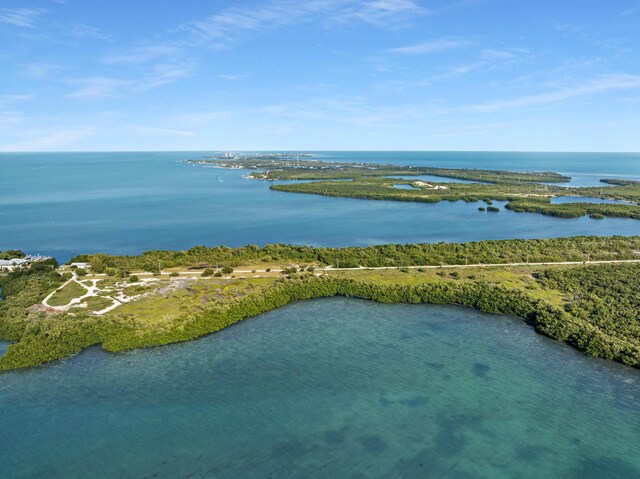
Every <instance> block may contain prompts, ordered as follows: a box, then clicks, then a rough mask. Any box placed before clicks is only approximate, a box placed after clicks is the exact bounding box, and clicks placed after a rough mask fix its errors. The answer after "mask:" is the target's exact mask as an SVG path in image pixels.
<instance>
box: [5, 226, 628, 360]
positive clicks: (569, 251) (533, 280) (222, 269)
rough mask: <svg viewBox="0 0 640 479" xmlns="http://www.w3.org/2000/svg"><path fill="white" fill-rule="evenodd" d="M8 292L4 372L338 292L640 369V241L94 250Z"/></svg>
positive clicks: (39, 267) (14, 280)
mask: <svg viewBox="0 0 640 479" xmlns="http://www.w3.org/2000/svg"><path fill="white" fill-rule="evenodd" d="M9 255H13V256H15V255H18V256H20V255H23V253H22V252H19V251H16V250H14V251H13V252H11V253H10V254H9ZM5 256H7V254H5ZM0 287H1V288H2V293H3V296H4V299H3V301H0V339H2V340H6V341H12V342H13V343H12V344H11V345H10V346H8V348H7V351H6V353H5V355H4V356H3V357H2V358H0V370H3V371H6V370H11V369H17V368H26V367H32V366H37V365H40V364H43V363H47V362H50V361H54V360H57V359H62V358H65V357H68V356H70V355H73V354H75V353H78V352H80V351H82V350H83V349H85V348H87V347H90V346H93V345H101V346H102V348H103V349H104V350H106V351H110V352H118V351H124V350H128V349H134V348H141V347H148V346H157V345H162V344H169V343H174V342H178V341H186V340H190V339H195V338H198V337H200V336H203V335H206V334H210V333H213V332H215V331H218V330H220V329H222V328H224V327H226V326H229V325H231V324H233V323H236V322H238V321H240V320H242V319H244V318H248V317H252V316H256V315H258V314H261V313H263V312H266V311H270V310H273V309H276V308H279V307H281V306H284V305H286V304H287V303H290V302H291V301H299V300H305V299H311V298H319V297H329V296H336V295H340V296H347V297H354V298H363V299H368V300H373V301H379V302H384V303H432V304H453V305H463V306H467V307H470V308H475V309H478V310H480V311H485V312H493V313H501V314H505V315H510V316H515V317H519V318H522V319H523V320H525V321H526V322H527V323H529V324H530V325H532V326H533V327H534V328H535V329H536V331H538V332H539V333H541V334H544V335H546V336H548V337H550V338H553V339H556V340H559V341H563V342H566V343H567V344H570V345H571V346H573V347H575V348H577V349H578V350H580V351H583V352H584V353H586V354H588V355H591V356H596V357H602V358H606V359H611V360H614V361H619V362H622V363H624V364H628V365H631V366H634V367H640V299H639V297H638V295H637V291H638V290H640V237H620V236H614V237H575V238H560V239H547V240H502V241H481V242H475V243H462V244H456V243H439V244H415V245H398V244H391V245H380V246H371V247H366V248H360V247H346V248H313V247H308V246H290V245H267V246H265V247H262V248H261V247H258V246H255V245H249V246H245V247H242V248H227V247H223V246H217V247H205V246H199V247H195V248H192V249H190V250H186V251H150V252H147V253H143V254H141V255H138V256H111V255H107V254H93V255H82V256H79V257H76V258H74V259H72V260H71V261H70V262H68V263H67V264H65V265H62V266H58V264H57V262H56V260H55V259H53V258H44V259H42V260H40V261H34V262H31V263H30V264H29V265H28V266H25V267H24V268H20V269H16V270H13V271H11V272H7V273H6V274H4V275H3V276H0Z"/></svg>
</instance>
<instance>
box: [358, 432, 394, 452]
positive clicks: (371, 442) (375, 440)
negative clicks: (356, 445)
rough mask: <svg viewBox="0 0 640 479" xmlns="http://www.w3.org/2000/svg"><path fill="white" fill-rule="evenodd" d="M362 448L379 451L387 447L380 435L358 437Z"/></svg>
mask: <svg viewBox="0 0 640 479" xmlns="http://www.w3.org/2000/svg"><path fill="white" fill-rule="evenodd" d="M358 441H359V442H360V444H361V445H362V447H363V448H364V449H366V450H367V451H369V452H372V453H380V452H382V451H384V450H385V449H387V447H388V446H387V443H386V442H385V441H384V439H382V437H380V436H377V435H376V436H363V437H361V438H359V439H358Z"/></svg>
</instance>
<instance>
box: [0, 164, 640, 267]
mask: <svg viewBox="0 0 640 479" xmlns="http://www.w3.org/2000/svg"><path fill="white" fill-rule="evenodd" d="M210 153H211V152H186V153H180V152H171V153H150V152H146V153H29V154H26V153H25V154H9V153H4V154H0V171H1V174H0V225H1V227H0V228H1V233H0V250H2V249H8V248H19V249H23V250H25V251H28V252H30V253H42V254H51V255H54V256H56V257H57V258H58V259H59V260H61V261H66V260H68V259H69V258H70V257H72V256H74V255H76V254H81V253H94V252H108V253H113V254H138V253H140V252H142V251H146V250H150V249H186V248H189V247H192V246H195V245H217V244H225V245H228V246H241V245H245V244H258V245H264V244H268V243H291V244H309V245H316V246H346V245H355V246H366V245H371V244H380V243H421V242H438V241H457V242H462V241H475V240H483V239H505V238H533V237H558V236H574V235H589V234H593V235H611V234H621V235H638V234H640V222H639V221H636V220H630V219H606V220H603V221H596V220H591V219H589V218H578V219H571V220H567V219H560V218H552V217H545V216H542V215H537V214H516V213H512V212H510V211H502V212H501V213H500V214H497V215H482V214H480V213H478V211H477V206H478V205H477V204H464V203H461V202H459V203H446V202H445V203H439V204H435V205H433V204H411V203H394V202H382V201H368V200H357V199H348V198H329V197H322V196H315V195H301V194H292V193H283V192H275V191H271V190H269V188H268V186H269V183H267V182H262V181H255V180H246V179H243V178H242V176H243V175H244V174H246V171H243V170H222V169H216V168H202V167H199V166H191V165H187V164H185V163H183V160H186V159H193V158H201V157H202V156H204V155H206V154H210ZM316 155H317V157H318V158H321V159H325V160H329V161H357V162H377V163H394V164H399V165H415V166H443V167H456V168H460V167H474V168H493V169H511V170H518V171H531V170H555V171H558V172H561V173H565V174H569V175H571V176H572V177H573V178H574V183H575V184H579V185H584V184H598V180H599V179H600V178H603V177H617V178H633V179H640V155H634V154H555V153H553V154H552V153H550V154H530V153H456V152H451V153H429V152H424V153H421V152H355V153H352V152H348V153H345V152H318V153H316Z"/></svg>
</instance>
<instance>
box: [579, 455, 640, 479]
mask: <svg viewBox="0 0 640 479" xmlns="http://www.w3.org/2000/svg"><path fill="white" fill-rule="evenodd" d="M568 477H573V478H575V479H604V478H612V479H613V478H616V479H617V478H619V479H626V478H631V477H640V469H638V468H637V466H634V465H633V464H631V463H630V462H628V461H625V460H623V459H620V458H618V457H610V456H596V457H589V456H586V457H583V458H581V459H580V460H579V461H578V462H577V464H576V465H575V469H574V470H573V471H572V473H571V474H570V475H569V476H568Z"/></svg>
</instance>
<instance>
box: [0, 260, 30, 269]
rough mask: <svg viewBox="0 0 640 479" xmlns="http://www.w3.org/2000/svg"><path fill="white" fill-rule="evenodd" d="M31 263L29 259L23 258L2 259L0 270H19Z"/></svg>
mask: <svg viewBox="0 0 640 479" xmlns="http://www.w3.org/2000/svg"><path fill="white" fill-rule="evenodd" d="M28 265H29V261H27V260H26V259H22V258H13V259H0V271H17V270H20V269H22V268H24V267H26V266H28Z"/></svg>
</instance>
